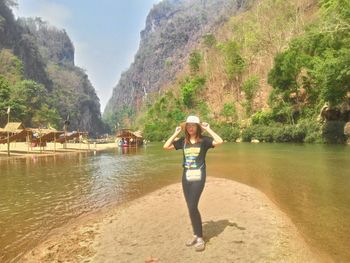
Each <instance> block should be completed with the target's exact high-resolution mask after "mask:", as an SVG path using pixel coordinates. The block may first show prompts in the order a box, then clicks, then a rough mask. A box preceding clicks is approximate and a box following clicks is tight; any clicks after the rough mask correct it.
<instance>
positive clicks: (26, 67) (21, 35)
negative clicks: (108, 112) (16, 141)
mask: <svg viewBox="0 0 350 263" xmlns="http://www.w3.org/2000/svg"><path fill="white" fill-rule="evenodd" d="M1 49H6V50H10V51H11V52H12V53H13V54H14V55H15V56H16V57H18V59H19V60H20V61H21V62H22V64H23V79H31V80H34V81H36V82H38V83H40V84H43V85H44V86H45V88H46V90H47V91H48V93H49V96H50V97H51V98H52V102H50V105H49V106H50V107H53V108H55V109H56V110H57V111H58V113H59V115H60V117H61V119H62V120H61V121H60V123H61V124H60V126H63V121H64V120H65V119H66V117H67V115H69V116H70V120H71V127H70V129H71V130H77V129H79V130H84V131H89V132H90V134H91V135H97V134H101V133H103V132H104V131H105V127H104V125H103V123H102V120H101V112H100V102H99V99H98V97H97V95H96V92H95V90H94V88H93V86H92V85H91V83H90V81H89V79H88V76H87V75H86V73H85V72H84V71H83V70H82V69H80V68H79V67H76V66H75V65H74V46H73V43H72V41H71V40H70V38H69V36H68V35H67V33H66V31H65V30H60V29H57V28H55V27H54V26H50V25H48V24H47V23H46V22H44V21H42V20H41V19H40V18H35V19H32V18H26V19H24V18H19V19H17V20H16V19H15V18H14V16H13V14H12V11H11V9H10V8H9V6H8V5H7V3H6V1H5V0H0V50H1ZM59 128H61V127H59Z"/></svg>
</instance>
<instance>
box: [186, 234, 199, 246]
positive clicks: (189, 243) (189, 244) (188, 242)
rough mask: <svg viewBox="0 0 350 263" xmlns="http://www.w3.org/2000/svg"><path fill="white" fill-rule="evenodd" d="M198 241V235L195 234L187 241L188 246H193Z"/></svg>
mask: <svg viewBox="0 0 350 263" xmlns="http://www.w3.org/2000/svg"><path fill="white" fill-rule="evenodd" d="M196 242H197V236H193V237H192V238H191V239H189V240H188V241H187V242H186V246H188V247H190V246H193V245H194V244H196Z"/></svg>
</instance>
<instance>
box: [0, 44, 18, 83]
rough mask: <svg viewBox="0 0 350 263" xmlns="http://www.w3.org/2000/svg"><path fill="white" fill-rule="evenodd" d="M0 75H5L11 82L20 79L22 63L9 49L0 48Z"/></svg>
mask: <svg viewBox="0 0 350 263" xmlns="http://www.w3.org/2000/svg"><path fill="white" fill-rule="evenodd" d="M0 75H3V76H4V77H6V79H7V80H8V81H9V82H10V83H11V84H14V83H16V82H17V81H20V80H21V79H22V76H23V63H22V61H21V60H19V59H18V57H16V56H15V55H13V53H12V51H11V50H8V49H2V50H0Z"/></svg>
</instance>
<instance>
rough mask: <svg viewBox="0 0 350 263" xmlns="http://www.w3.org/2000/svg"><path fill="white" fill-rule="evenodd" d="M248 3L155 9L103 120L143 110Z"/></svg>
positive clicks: (230, 0)
mask: <svg viewBox="0 0 350 263" xmlns="http://www.w3.org/2000/svg"><path fill="white" fill-rule="evenodd" d="M246 2H249V1H245V0H216V1H207V0H172V1H170V0H164V1H162V2H160V3H159V4H157V5H155V6H154V7H153V8H152V9H151V11H150V12H149V14H148V16H147V19H146V26H145V29H144V30H142V32H141V41H140V45H139V49H138V51H137V53H136V55H135V58H134V62H133V63H132V64H131V65H130V67H129V69H128V70H127V71H125V72H124V73H122V75H121V77H120V80H119V82H118V84H117V85H116V87H115V88H114V90H113V95H112V97H111V98H110V100H109V102H108V104H107V106H106V109H105V111H104V113H103V117H104V118H105V119H106V120H108V121H109V123H110V125H113V123H116V122H117V121H120V120H121V119H122V118H123V116H125V115H133V114H134V113H136V112H138V111H139V110H140V107H141V105H142V102H143V100H144V98H145V96H147V95H152V94H157V93H158V92H159V91H160V90H161V89H162V87H164V86H166V85H167V84H169V83H171V81H173V80H175V76H176V73H177V72H180V71H181V70H182V69H183V67H184V65H185V64H186V63H187V59H188V55H189V53H190V51H191V50H192V49H193V48H194V47H196V45H197V44H198V42H199V40H200V39H201V38H202V36H203V35H205V34H206V33H208V32H211V31H215V28H217V27H218V26H219V25H221V24H223V23H224V22H225V21H226V20H227V19H228V18H229V17H231V16H232V15H234V14H235V13H237V12H239V11H240V10H244V6H245V3H246Z"/></svg>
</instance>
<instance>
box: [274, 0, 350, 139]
mask: <svg viewBox="0 0 350 263" xmlns="http://www.w3.org/2000/svg"><path fill="white" fill-rule="evenodd" d="M320 4H321V11H322V12H321V14H322V17H321V19H320V20H319V21H318V22H317V23H314V24H313V25H311V26H309V28H308V30H307V32H306V33H305V34H304V35H303V36H300V37H298V38H296V39H294V40H293V41H292V42H291V43H290V45H289V48H288V49H287V50H285V51H284V52H282V53H280V54H278V55H277V56H276V57H275V63H274V67H273V68H272V70H271V71H270V72H269V75H268V82H269V83H270V84H271V85H272V86H273V91H272V92H271V94H270V98H269V104H270V106H271V108H272V110H273V112H274V114H275V117H277V118H279V119H280V121H282V122H289V123H292V124H294V123H295V122H296V120H295V116H299V117H300V118H310V117H311V116H314V117H315V116H316V115H317V112H316V110H319V109H320V105H323V104H324V103H325V102H328V103H329V105H330V106H331V107H338V106H339V105H341V104H342V103H343V102H344V101H345V99H346V94H347V93H348V92H350V48H349V47H350V24H349V22H350V15H349V14H350V4H349V1H342V0H322V1H321V2H320ZM301 88H303V89H304V90H305V91H306V96H305V97H306V98H304V101H301V100H300V99H299V98H300V97H299V95H300V90H301ZM292 93H293V94H294V95H293V96H291V94H292ZM310 140H313V139H312V137H310Z"/></svg>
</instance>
